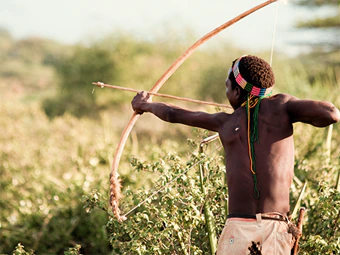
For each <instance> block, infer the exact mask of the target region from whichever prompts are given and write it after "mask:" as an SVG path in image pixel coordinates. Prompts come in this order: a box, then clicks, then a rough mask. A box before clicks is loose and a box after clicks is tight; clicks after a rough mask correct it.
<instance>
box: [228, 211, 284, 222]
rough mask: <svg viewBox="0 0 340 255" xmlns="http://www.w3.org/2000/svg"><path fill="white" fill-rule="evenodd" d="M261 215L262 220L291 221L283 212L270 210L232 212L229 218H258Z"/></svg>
mask: <svg viewBox="0 0 340 255" xmlns="http://www.w3.org/2000/svg"><path fill="white" fill-rule="evenodd" d="M258 217H260V218H261V219H262V220H277V221H284V222H287V223H289V219H288V217H287V216H284V215H283V214H281V213H277V212H270V213H258V214H243V213H231V214H228V217H227V218H228V219H232V218H241V219H258Z"/></svg>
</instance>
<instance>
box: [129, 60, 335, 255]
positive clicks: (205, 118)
mask: <svg viewBox="0 0 340 255" xmlns="http://www.w3.org/2000/svg"><path fill="white" fill-rule="evenodd" d="M274 83H275V78H274V74H273V71H272V69H271V67H270V66H269V64H268V63H266V62H265V61H264V60H262V59H261V58H258V57H256V56H243V57H240V58H239V59H236V60H235V61H234V62H233V63H232V67H231V69H230V71H229V75H228V78H227V81H226V95H227V98H228V100H229V102H230V104H231V106H232V107H233V109H234V112H233V113H232V114H228V113H224V112H219V113H215V114H208V113H205V112H193V111H189V110H185V109H182V108H179V107H175V106H171V105H168V104H164V103H154V102H152V101H151V99H150V98H149V96H148V94H147V93H146V92H141V93H139V94H137V95H136V96H135V98H134V99H133V101H132V107H133V109H134V110H135V111H136V112H137V113H139V114H142V113H144V112H151V113H153V114H154V115H156V116H157V117H159V118H160V119H162V120H164V121H167V122H171V123H182V124H184V125H188V126H193V127H199V128H203V129H207V130H211V131H215V132H218V133H219V136H220V139H221V142H222V144H223V147H224V150H225V160H226V173H227V174H226V177H227V185H228V193H229V194H228V195H229V205H228V208H229V215H228V220H227V222H226V225H225V227H224V229H223V232H222V234H221V236H220V239H219V243H218V250H217V254H218V255H219V254H249V251H250V250H254V249H255V250H256V249H258V250H261V251H262V254H290V250H291V241H292V236H291V234H290V233H288V224H287V223H288V220H287V216H288V213H289V210H290V208H289V188H290V186H291V182H292V178H293V176H294V143H293V125H292V124H293V123H295V122H303V123H307V124H311V125H313V126H316V127H326V126H328V125H330V124H332V123H335V122H338V121H339V119H340V113H339V110H338V109H336V108H335V107H334V105H333V104H332V103H330V102H321V101H314V100H300V99H298V98H296V97H293V96H291V95H286V94H277V95H274V96H271V89H272V87H273V86H274Z"/></svg>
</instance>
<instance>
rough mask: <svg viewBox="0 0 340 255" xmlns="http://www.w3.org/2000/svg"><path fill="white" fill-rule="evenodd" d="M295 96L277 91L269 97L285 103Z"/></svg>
mask: <svg viewBox="0 0 340 255" xmlns="http://www.w3.org/2000/svg"><path fill="white" fill-rule="evenodd" d="M294 98H295V97H294V96H292V95H289V94H284V93H279V94H275V95H273V96H271V97H270V99H272V100H273V101H277V102H281V103H286V102H288V101H289V100H291V99H294Z"/></svg>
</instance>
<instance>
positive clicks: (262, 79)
mask: <svg viewBox="0 0 340 255" xmlns="http://www.w3.org/2000/svg"><path fill="white" fill-rule="evenodd" d="M236 60H237V59H235V60H234V61H233V64H232V66H234V64H235V61H236ZM239 70H240V73H241V74H242V77H243V78H244V79H245V80H246V81H247V82H249V83H250V84H252V85H254V86H256V87H258V88H270V87H272V86H274V84H275V77H274V73H273V70H272V68H271V67H270V65H269V64H268V63H267V62H266V61H264V60H263V59H261V58H259V57H256V56H250V55H248V56H244V57H243V58H242V59H241V61H240V63H239ZM229 78H230V80H231V82H232V86H233V87H235V86H237V85H238V84H237V82H236V80H235V77H234V74H233V72H231V73H230V76H229Z"/></svg>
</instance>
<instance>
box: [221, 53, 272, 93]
mask: <svg viewBox="0 0 340 255" xmlns="http://www.w3.org/2000/svg"><path fill="white" fill-rule="evenodd" d="M243 57H245V56H242V57H240V58H239V59H238V60H236V61H235V64H234V66H233V67H232V68H230V69H229V72H228V77H229V75H230V73H231V72H233V74H234V77H235V80H236V82H237V84H238V85H240V86H241V88H243V89H245V90H246V91H248V92H249V93H250V94H252V95H254V96H258V97H261V96H265V95H269V94H270V93H271V91H272V88H273V87H270V88H259V87H256V86H254V85H252V84H250V83H249V82H247V81H246V80H245V79H244V78H243V77H242V75H241V73H240V70H239V69H238V67H239V64H240V60H241V59H242V58H243Z"/></svg>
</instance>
